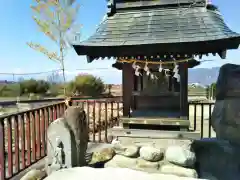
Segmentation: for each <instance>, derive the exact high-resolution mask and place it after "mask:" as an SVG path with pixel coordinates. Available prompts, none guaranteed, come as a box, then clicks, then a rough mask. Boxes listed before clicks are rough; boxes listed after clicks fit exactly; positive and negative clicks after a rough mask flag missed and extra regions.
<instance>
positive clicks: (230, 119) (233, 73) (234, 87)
mask: <svg viewBox="0 0 240 180" xmlns="http://www.w3.org/2000/svg"><path fill="white" fill-rule="evenodd" d="M239 103H240V66H239V65H235V64H225V65H223V66H222V67H221V68H220V72H219V76H218V80H217V84H216V103H215V106H214V110H213V113H212V121H211V124H212V127H213V129H214V130H215V131H216V135H217V138H221V139H226V140H230V141H232V142H238V143H239V142H240V133H239V131H240V113H239V112H240V106H239Z"/></svg>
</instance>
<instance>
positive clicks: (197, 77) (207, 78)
mask: <svg viewBox="0 0 240 180" xmlns="http://www.w3.org/2000/svg"><path fill="white" fill-rule="evenodd" d="M219 69H220V67H214V68H196V69H189V74H188V83H189V84H196V83H197V84H201V85H203V86H206V85H209V84H212V83H214V82H216V81H217V78H218V73H219Z"/></svg>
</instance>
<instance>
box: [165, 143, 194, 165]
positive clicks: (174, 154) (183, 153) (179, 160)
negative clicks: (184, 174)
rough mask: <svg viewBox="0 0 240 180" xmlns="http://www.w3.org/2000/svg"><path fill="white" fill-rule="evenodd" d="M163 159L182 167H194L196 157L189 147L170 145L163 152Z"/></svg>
mask: <svg viewBox="0 0 240 180" xmlns="http://www.w3.org/2000/svg"><path fill="white" fill-rule="evenodd" d="M165 159H166V160H167V161H169V162H171V163H173V164H177V165H180V166H183V167H194V164H195V161H196V157H195V153H194V152H192V151H190V149H189V148H184V147H181V146H170V147H168V148H167V150H166V152H165Z"/></svg>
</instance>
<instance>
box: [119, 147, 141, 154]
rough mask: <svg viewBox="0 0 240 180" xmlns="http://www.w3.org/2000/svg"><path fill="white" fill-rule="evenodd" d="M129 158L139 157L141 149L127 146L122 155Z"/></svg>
mask: <svg viewBox="0 0 240 180" xmlns="http://www.w3.org/2000/svg"><path fill="white" fill-rule="evenodd" d="M121 154H122V155H124V156H127V157H137V156H138V154H139V147H138V146H125V147H124V152H122V153H121Z"/></svg>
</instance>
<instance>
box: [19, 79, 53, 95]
mask: <svg viewBox="0 0 240 180" xmlns="http://www.w3.org/2000/svg"><path fill="white" fill-rule="evenodd" d="M49 87H50V84H49V83H48V82H46V81H44V80H35V79H30V80H24V81H22V82H20V92H21V94H29V93H34V94H44V93H46V92H47V91H48V89H49Z"/></svg>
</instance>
